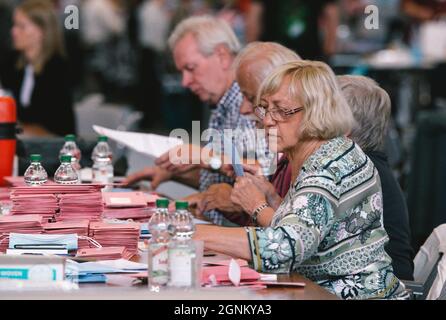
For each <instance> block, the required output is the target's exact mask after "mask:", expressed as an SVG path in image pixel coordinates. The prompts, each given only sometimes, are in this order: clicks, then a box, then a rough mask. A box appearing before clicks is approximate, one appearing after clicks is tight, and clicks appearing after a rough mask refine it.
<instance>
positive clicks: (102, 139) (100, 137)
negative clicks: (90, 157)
mask: <svg viewBox="0 0 446 320" xmlns="http://www.w3.org/2000/svg"><path fill="white" fill-rule="evenodd" d="M107 140H108V137H107V136H99V137H98V141H99V142H107Z"/></svg>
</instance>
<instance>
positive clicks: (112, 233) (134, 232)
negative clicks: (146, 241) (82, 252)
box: [89, 222, 140, 254]
mask: <svg viewBox="0 0 446 320" xmlns="http://www.w3.org/2000/svg"><path fill="white" fill-rule="evenodd" d="M139 228H140V226H139V223H133V222H132V223H106V222H90V234H89V235H90V237H92V238H93V239H95V240H96V241H97V242H99V244H100V245H102V246H103V247H120V246H124V247H126V248H127V250H128V251H129V252H130V253H131V254H136V253H138V239H139V232H140V230H139Z"/></svg>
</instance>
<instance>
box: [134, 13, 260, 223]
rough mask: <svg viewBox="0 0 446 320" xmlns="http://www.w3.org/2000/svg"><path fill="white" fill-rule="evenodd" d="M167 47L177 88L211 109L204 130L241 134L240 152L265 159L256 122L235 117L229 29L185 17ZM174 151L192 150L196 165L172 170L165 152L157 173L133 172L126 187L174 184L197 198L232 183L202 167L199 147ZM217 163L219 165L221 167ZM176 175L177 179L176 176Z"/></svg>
mask: <svg viewBox="0 0 446 320" xmlns="http://www.w3.org/2000/svg"><path fill="white" fill-rule="evenodd" d="M169 47H170V49H171V50H172V52H173V57H174V60H175V65H176V67H177V69H178V70H179V71H180V72H181V74H182V85H183V86H184V87H186V88H189V89H190V90H191V91H192V92H193V93H194V94H195V95H197V96H198V97H199V99H200V100H201V101H202V102H204V103H206V104H208V105H209V106H211V108H212V112H211V117H210V119H209V128H212V129H215V131H219V132H223V130H224V129H232V130H235V129H238V130H241V131H242V134H241V135H240V137H237V138H238V139H241V140H242V141H241V142H242V143H243V145H244V147H246V149H245V150H247V151H256V152H257V151H258V154H265V152H266V148H267V147H266V141H265V140H263V143H262V142H260V141H259V139H256V132H255V130H254V129H255V127H256V121H255V120H254V119H253V117H247V116H244V115H242V114H240V105H241V104H242V101H243V97H242V93H241V92H240V87H239V85H238V83H237V82H236V81H235V72H234V70H233V67H232V65H233V62H234V59H235V56H236V55H237V53H238V51H239V50H240V43H239V41H238V40H237V37H236V36H235V34H234V32H233V30H232V29H231V28H230V27H229V25H228V24H227V23H226V22H225V21H223V20H221V19H218V18H215V17H211V16H208V15H204V16H194V17H190V18H188V19H185V20H183V21H182V22H180V23H179V24H178V25H177V27H176V28H175V30H174V31H173V32H172V34H171V35H170V37H169ZM176 149H177V148H176ZM178 149H181V150H183V151H184V150H186V151H185V152H184V153H185V154H187V155H189V152H190V150H195V149H196V150H197V151H198V152H196V154H197V155H198V156H200V159H190V160H192V161H191V162H192V163H197V164H196V165H194V164H188V165H186V166H185V167H186V169H185V170H184V168H183V167H182V166H180V167H181V168H179V167H177V166H175V165H173V164H172V162H171V161H170V157H169V155H170V154H172V153H173V154H177V153H176V152H175V151H173V150H170V151H169V152H166V153H165V154H164V155H162V156H161V157H159V158H158V159H157V160H156V162H155V163H156V164H157V167H151V168H146V169H144V170H143V171H141V172H137V173H135V174H133V175H132V176H129V177H128V178H127V179H126V181H125V183H127V184H130V183H133V182H135V181H138V180H141V179H144V178H147V179H152V180H156V181H157V182H158V183H159V182H161V181H166V180H169V179H177V178H178V179H181V180H180V181H181V182H186V183H187V184H188V185H191V186H194V187H198V188H199V190H200V191H201V192H202V191H205V190H207V189H208V187H209V186H211V185H212V184H215V183H221V182H227V183H233V179H232V178H229V177H228V176H226V175H225V174H223V173H221V172H219V168H215V167H214V168H212V169H213V170H211V166H210V164H209V162H206V160H209V159H203V158H201V155H202V154H203V153H202V149H201V147H200V146H198V145H186V146H181V147H179V148H178ZM193 153H194V152H192V154H193ZM212 156H213V157H214V156H215V157H218V156H219V155H215V154H213V155H212ZM220 156H221V155H220ZM219 159H220V165H221V164H222V163H224V161H223V160H221V158H219ZM195 160H197V161H195ZM220 168H222V167H220ZM180 171H181V174H178V173H179V172H180ZM185 174H186V175H187V178H186V176H185ZM197 196H198V195H197ZM204 215H205V217H206V218H207V219H209V220H210V221H212V222H214V223H215V224H219V225H222V224H228V225H232V223H231V222H230V221H227V219H225V218H224V216H223V215H222V214H221V213H220V212H218V211H215V210H211V211H207V212H205V213H204Z"/></svg>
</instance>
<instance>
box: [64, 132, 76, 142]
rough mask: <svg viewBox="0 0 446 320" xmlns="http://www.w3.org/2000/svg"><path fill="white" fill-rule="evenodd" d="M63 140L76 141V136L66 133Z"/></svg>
mask: <svg viewBox="0 0 446 320" xmlns="http://www.w3.org/2000/svg"><path fill="white" fill-rule="evenodd" d="M65 141H76V136H75V135H74V134H67V135H66V136H65Z"/></svg>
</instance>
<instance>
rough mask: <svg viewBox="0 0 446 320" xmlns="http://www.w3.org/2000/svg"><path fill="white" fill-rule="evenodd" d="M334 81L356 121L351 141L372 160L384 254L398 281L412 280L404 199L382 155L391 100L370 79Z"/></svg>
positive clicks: (410, 249) (406, 212)
mask: <svg viewBox="0 0 446 320" xmlns="http://www.w3.org/2000/svg"><path fill="white" fill-rule="evenodd" d="M337 79H338V82H339V84H340V87H341V90H342V93H343V94H344V97H345V98H346V100H347V103H348V104H349V106H350V108H351V109H352V111H353V115H354V117H355V120H356V124H355V126H354V127H353V129H352V131H351V133H350V138H351V139H352V140H353V141H355V142H356V143H357V144H358V145H359V146H360V147H361V149H362V150H363V151H364V152H365V154H367V156H368V157H369V158H370V159H371V160H372V162H373V164H374V165H375V167H376V169H377V170H378V173H379V176H380V178H381V186H382V193H383V206H384V213H383V217H384V228H385V229H386V231H387V234H388V235H389V242H388V244H387V245H386V251H387V253H388V254H389V255H390V257H391V258H392V265H393V270H394V272H395V275H396V276H397V277H398V278H399V279H404V280H413V268H414V267H413V251H412V247H411V245H410V239H411V237H410V227H409V213H408V211H407V205H406V200H405V198H404V195H403V192H402V190H401V187H400V185H399V184H398V182H397V180H396V179H395V177H394V175H393V173H392V170H391V169H390V167H389V164H388V163H387V156H386V154H385V153H384V152H383V147H384V141H385V137H386V134H387V127H388V124H389V120H390V109H391V102H390V97H389V95H388V94H387V92H386V91H385V90H384V89H382V88H380V87H379V86H378V84H377V83H376V82H375V81H373V80H372V79H370V78H367V77H363V76H350V75H345V76H338V77H337Z"/></svg>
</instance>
